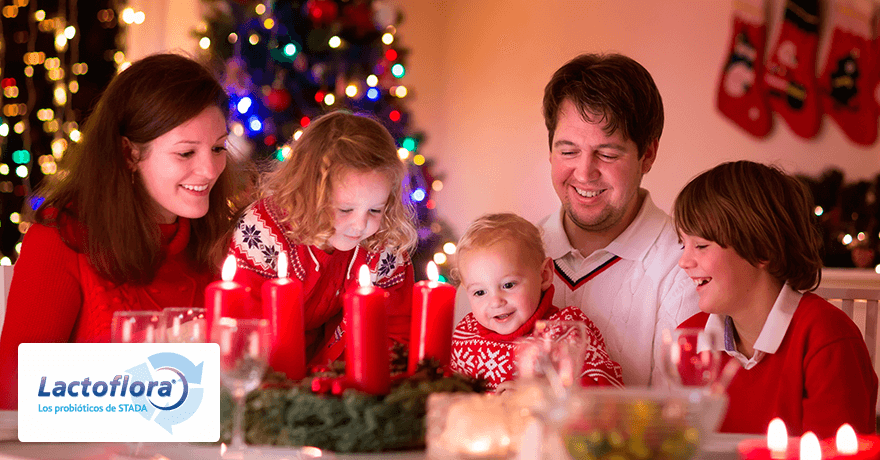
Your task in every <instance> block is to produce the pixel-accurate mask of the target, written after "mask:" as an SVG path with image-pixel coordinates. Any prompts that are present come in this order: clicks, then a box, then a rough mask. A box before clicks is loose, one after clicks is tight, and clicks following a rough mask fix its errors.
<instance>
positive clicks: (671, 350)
mask: <svg viewBox="0 0 880 460" xmlns="http://www.w3.org/2000/svg"><path fill="white" fill-rule="evenodd" d="M660 346H661V348H660V349H661V352H660V353H661V365H662V371H663V373H664V375H665V376H666V377H667V378H668V379H669V381H670V382H671V383H672V384H673V385H674V386H677V387H679V388H685V389H689V390H709V389H710V387H711V386H712V385H713V384H714V383H715V382H717V381H718V380H719V376H720V375H721V368H722V367H721V364H722V363H721V358H722V355H723V354H724V352H723V351H722V350H723V347H722V346H721V334H719V333H718V331H715V330H709V331H707V330H705V329H702V328H681V329H672V330H669V329H667V330H664V331H663V342H662V343H661V345H660Z"/></svg>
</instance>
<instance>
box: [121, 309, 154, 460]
mask: <svg viewBox="0 0 880 460" xmlns="http://www.w3.org/2000/svg"><path fill="white" fill-rule="evenodd" d="M161 324H162V316H161V313H160V312H157V311H116V312H114V313H113V319H112V320H111V322H110V341H111V342H113V343H155V342H157V341H161V336H160V333H159V331H160V330H161ZM125 446H126V452H125V453H121V452H120V453H117V454H115V455H114V457H113V458H114V459H115V460H123V459H125V460H127V459H138V458H152V456H153V454H152V453H151V452H149V449H145V447H144V443H143V442H126V443H125Z"/></svg>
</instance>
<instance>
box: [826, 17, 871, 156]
mask: <svg viewBox="0 0 880 460" xmlns="http://www.w3.org/2000/svg"><path fill="white" fill-rule="evenodd" d="M872 9H873V2H872V1H871V0H837V1H836V2H835V3H834V4H833V6H832V8H831V10H830V11H831V23H832V26H833V32H832V35H831V44H830V46H829V47H828V53H827V55H826V58H825V70H824V71H823V72H822V75H821V77H820V79H819V82H820V87H821V88H822V96H821V98H822V107H823V109H824V112H825V113H826V114H828V115H829V116H830V117H831V119H832V120H834V121H835V122H836V123H837V125H838V126H839V127H840V129H841V130H842V131H843V132H844V133H845V134H846V135H847V137H849V138H850V140H852V141H853V142H855V143H857V144H862V145H871V144H873V143H874V141H876V140H877V115H878V114H877V106H876V104H875V102H874V91H873V90H874V88H875V86H876V81H871V79H872V78H873V75H874V73H875V72H874V68H873V66H874V65H876V64H875V62H876V61H877V57H876V56H873V55H872V54H873V53H872V49H871V13H872V11H871V10H872Z"/></svg>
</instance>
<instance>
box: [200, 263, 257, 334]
mask: <svg viewBox="0 0 880 460" xmlns="http://www.w3.org/2000/svg"><path fill="white" fill-rule="evenodd" d="M233 278H235V256H229V257H227V258H226V261H225V262H223V270H222V272H221V274H220V281H214V282H213V283H211V284H209V285H208V287H206V288H205V308H207V315H205V325H206V327H207V328H208V331H207V336H208V341H209V342H210V341H211V340H212V337H211V334H212V332H213V331H212V330H211V329H212V328H213V325H214V324H215V323H216V322H217V321H219V320H220V318H222V317H224V316H226V317H230V318H246V317H247V316H246V305H247V300H248V299H247V291H246V290H245V288H244V286H242V285H241V284H239V283H236V282H235V281H232V279H233Z"/></svg>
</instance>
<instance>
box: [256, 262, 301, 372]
mask: <svg viewBox="0 0 880 460" xmlns="http://www.w3.org/2000/svg"><path fill="white" fill-rule="evenodd" d="M287 265H288V263H287V253H286V252H284V251H282V252H281V254H279V256H278V278H277V279H273V280H269V281H266V282H265V283H263V290H262V294H263V318H265V319H268V320H269V330H270V333H271V336H272V344H271V347H270V350H269V366H271V367H272V369H274V370H276V371H278V372H284V373H285V374H287V378H289V379H291V380H301V379H303V378H304V377H305V376H306V339H305V324H304V319H303V310H302V309H303V300H302V288H301V287H300V285H299V283H296V282H294V281H293V280H292V279H290V278H288V276H287Z"/></svg>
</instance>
